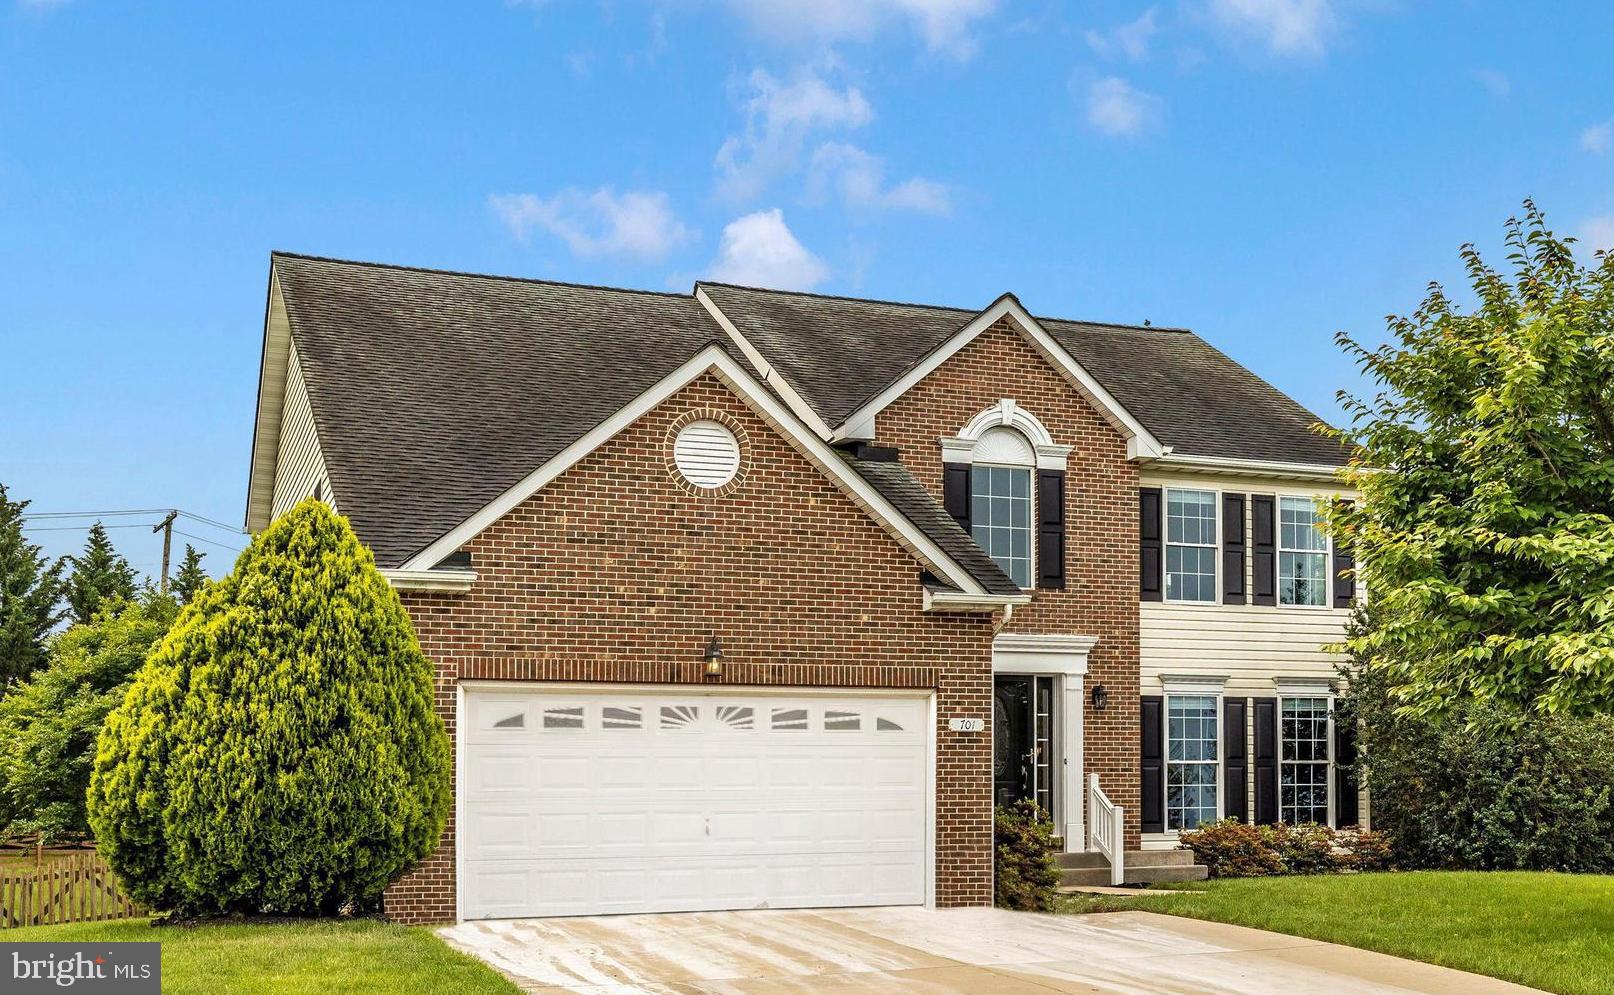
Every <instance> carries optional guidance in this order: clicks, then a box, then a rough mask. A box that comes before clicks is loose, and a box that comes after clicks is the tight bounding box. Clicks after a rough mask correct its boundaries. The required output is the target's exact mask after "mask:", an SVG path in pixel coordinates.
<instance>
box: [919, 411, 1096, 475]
mask: <svg viewBox="0 0 1614 995" xmlns="http://www.w3.org/2000/svg"><path fill="white" fill-rule="evenodd" d="M994 428H1012V429H1014V430H1015V431H1017V432H1019V433H1020V434H1021V435H1023V436H1025V437H1026V438H1027V439H1028V440H1030V442H1031V445H1032V446H1033V447H1034V448H1035V449H1036V451H1037V468H1038V469H1041V470H1063V469H1064V468H1065V457H1067V456H1069V455H1070V447H1069V446H1061V445H1057V444H1056V443H1055V442H1054V437H1053V436H1052V435H1051V434H1049V432H1048V428H1047V426H1045V425H1043V423H1042V422H1041V421H1040V420H1039V419H1038V418H1037V416H1036V415H1034V414H1032V413H1031V412H1029V411H1027V410H1026V409H1025V408H1022V407H1020V405H1018V404H1016V403H1014V402H1013V401H1012V400H1010V399H1008V398H1004V399H1003V400H1001V401H999V402H998V403H996V404H994V405H992V406H991V407H990V408H987V409H986V410H985V411H983V412H981V413H980V414H978V415H976V416H975V417H974V418H971V419H970V421H969V424H968V425H965V426H964V429H963V431H961V432H959V433H958V435H956V436H954V437H952V438H944V439H942V440H941V447H942V461H943V462H946V463H969V462H971V461H972V460H971V457H972V454H973V453H974V451H975V444H976V443H977V442H980V441H981V437H982V436H984V435H985V434H986V433H987V432H989V431H991V430H992V429H994Z"/></svg>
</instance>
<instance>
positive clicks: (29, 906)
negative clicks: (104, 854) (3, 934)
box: [0, 850, 145, 929]
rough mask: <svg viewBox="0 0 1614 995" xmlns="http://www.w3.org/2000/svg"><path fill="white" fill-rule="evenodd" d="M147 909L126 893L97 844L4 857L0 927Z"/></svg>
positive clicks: (86, 919)
mask: <svg viewBox="0 0 1614 995" xmlns="http://www.w3.org/2000/svg"><path fill="white" fill-rule="evenodd" d="M16 852H17V851H15V850H13V851H10V853H12V854H15V853H16ZM141 915H145V912H144V910H142V909H141V908H140V907H139V906H138V905H136V904H135V903H134V901H133V900H132V899H130V898H129V896H128V895H125V894H124V893H123V888H122V887H121V886H120V885H119V884H118V879H117V876H116V875H114V874H113V873H112V869H111V868H110V867H108V866H107V865H106V863H105V862H103V861H102V860H101V857H100V855H98V854H97V853H96V852H95V851H94V850H78V851H70V852H66V853H63V852H60V851H55V852H52V851H41V850H36V851H34V852H33V853H31V854H28V856H27V858H26V859H21V860H15V861H6V862H4V863H0V929H5V928H7V927H11V926H53V925H57V924H59V923H69V922H98V921H101V920H104V919H128V918H130V917H133V916H141Z"/></svg>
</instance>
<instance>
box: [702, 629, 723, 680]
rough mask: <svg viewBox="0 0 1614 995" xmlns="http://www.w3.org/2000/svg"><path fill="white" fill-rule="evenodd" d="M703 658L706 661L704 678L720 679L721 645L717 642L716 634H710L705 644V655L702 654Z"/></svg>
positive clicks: (721, 674)
mask: <svg viewBox="0 0 1614 995" xmlns="http://www.w3.org/2000/svg"><path fill="white" fill-rule="evenodd" d="M704 658H705V660H706V676H707V677H722V676H723V644H722V643H719V642H718V641H717V633H715V632H714V633H712V638H711V639H710V640H708V641H707V643H706V653H705V654H704Z"/></svg>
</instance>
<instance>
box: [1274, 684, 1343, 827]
mask: <svg viewBox="0 0 1614 995" xmlns="http://www.w3.org/2000/svg"><path fill="white" fill-rule="evenodd" d="M1333 704H1334V702H1333V698H1331V697H1329V696H1325V695H1295V696H1288V695H1286V696H1284V697H1281V698H1280V699H1279V700H1278V821H1279V822H1286V823H1288V824H1290V825H1299V824H1300V823H1303V822H1318V823H1322V824H1323V825H1332V824H1333V798H1332V797H1331V791H1330V785H1331V782H1332V780H1333V777H1332V775H1333V772H1334V750H1333V745H1334V722H1333Z"/></svg>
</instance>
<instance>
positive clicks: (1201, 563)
mask: <svg viewBox="0 0 1614 995" xmlns="http://www.w3.org/2000/svg"><path fill="white" fill-rule="evenodd" d="M1218 503H1219V502H1218V501H1217V492H1216V491H1207V490H1190V489H1187V488H1180V487H1169V488H1167V489H1166V501H1165V504H1166V592H1165V596H1166V600H1167V601H1183V602H1193V603H1195V604H1210V603H1214V602H1215V601H1216V600H1217V597H1218V590H1217V584H1216V578H1217V561H1218V560H1220V559H1221V552H1220V542H1221V537H1220V535H1219V533H1220V530H1221V521H1220V519H1221V516H1220V515H1219V514H1218V513H1217V505H1218Z"/></svg>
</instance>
